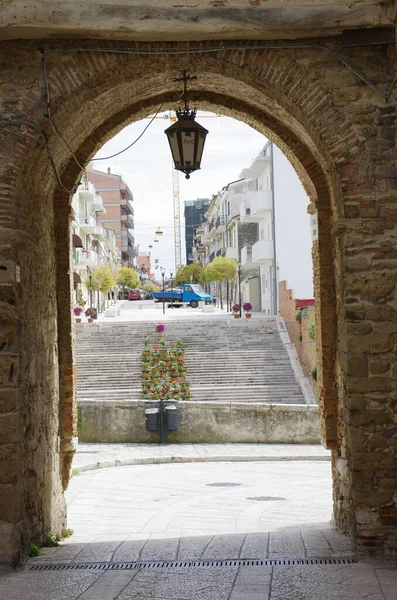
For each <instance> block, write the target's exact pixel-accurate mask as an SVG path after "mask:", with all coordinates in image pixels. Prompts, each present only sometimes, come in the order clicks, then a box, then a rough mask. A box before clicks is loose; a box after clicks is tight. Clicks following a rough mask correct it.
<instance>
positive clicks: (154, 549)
mask: <svg viewBox="0 0 397 600" xmlns="http://www.w3.org/2000/svg"><path fill="white" fill-rule="evenodd" d="M178 548H179V538H174V539H168V538H165V539H159V538H158V537H157V538H156V537H153V539H152V538H151V539H149V540H147V542H146V544H145V545H144V546H143V548H142V551H141V555H140V559H139V560H175V559H176V557H177V555H178Z"/></svg>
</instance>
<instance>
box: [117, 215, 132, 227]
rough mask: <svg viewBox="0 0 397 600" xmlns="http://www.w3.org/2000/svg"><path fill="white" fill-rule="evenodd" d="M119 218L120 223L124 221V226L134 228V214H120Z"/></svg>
mask: <svg viewBox="0 0 397 600" xmlns="http://www.w3.org/2000/svg"><path fill="white" fill-rule="evenodd" d="M120 220H121V222H122V223H125V226H126V227H132V228H134V215H132V214H131V213H128V214H122V215H121V217H120Z"/></svg>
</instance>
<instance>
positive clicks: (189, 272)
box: [173, 263, 204, 285]
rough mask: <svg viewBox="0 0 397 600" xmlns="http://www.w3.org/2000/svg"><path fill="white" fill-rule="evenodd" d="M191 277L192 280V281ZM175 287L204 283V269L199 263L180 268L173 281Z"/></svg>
mask: <svg viewBox="0 0 397 600" xmlns="http://www.w3.org/2000/svg"><path fill="white" fill-rule="evenodd" d="M190 277H191V278H192V279H190ZM173 281H174V284H175V285H180V284H181V283H201V284H202V283H204V269H203V267H202V266H201V265H200V264H199V263H192V264H190V265H184V266H183V267H179V269H178V270H177V272H176V274H175V277H174V279H173Z"/></svg>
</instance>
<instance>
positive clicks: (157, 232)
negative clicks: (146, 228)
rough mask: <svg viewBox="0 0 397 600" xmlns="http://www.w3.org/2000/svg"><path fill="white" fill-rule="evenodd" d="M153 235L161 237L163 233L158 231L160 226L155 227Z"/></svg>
mask: <svg viewBox="0 0 397 600" xmlns="http://www.w3.org/2000/svg"><path fill="white" fill-rule="evenodd" d="M155 234H156V235H158V236H159V237H160V236H162V235H163V232H162V231H161V229H160V225H159V226H158V227H157V229H156V231H155ZM154 241H156V240H154Z"/></svg>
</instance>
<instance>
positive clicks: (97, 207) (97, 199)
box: [92, 193, 106, 214]
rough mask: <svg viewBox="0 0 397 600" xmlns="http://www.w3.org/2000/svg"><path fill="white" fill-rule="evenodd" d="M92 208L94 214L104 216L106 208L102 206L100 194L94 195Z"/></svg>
mask: <svg viewBox="0 0 397 600" xmlns="http://www.w3.org/2000/svg"><path fill="white" fill-rule="evenodd" d="M92 208H93V210H95V212H100V213H103V214H106V208H105V207H104V206H103V198H102V196H101V194H98V193H96V194H95V196H94V199H93V201H92Z"/></svg>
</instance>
